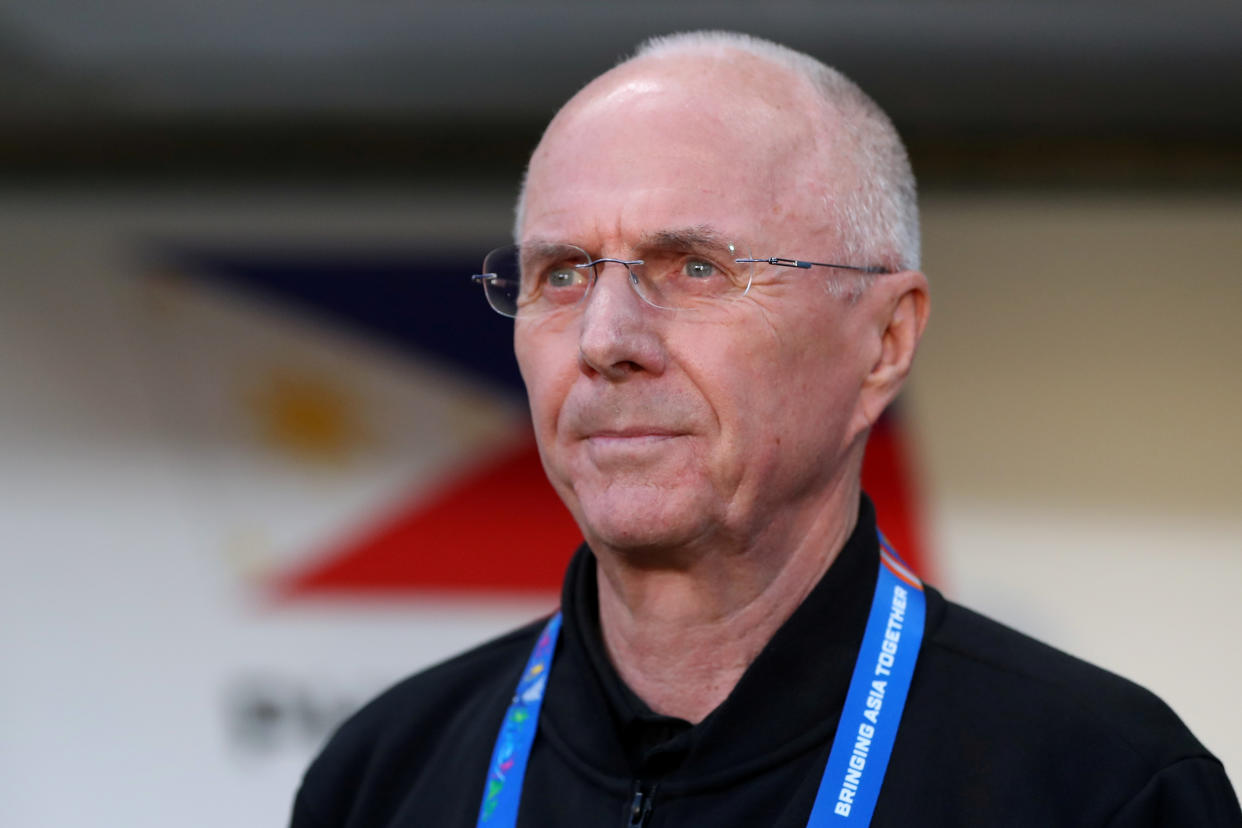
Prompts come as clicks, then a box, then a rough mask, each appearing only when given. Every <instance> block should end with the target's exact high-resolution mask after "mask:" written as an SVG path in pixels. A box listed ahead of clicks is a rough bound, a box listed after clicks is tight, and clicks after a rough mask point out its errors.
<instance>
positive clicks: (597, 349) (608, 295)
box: [578, 259, 665, 382]
mask: <svg viewBox="0 0 1242 828" xmlns="http://www.w3.org/2000/svg"><path fill="white" fill-rule="evenodd" d="M608 264H619V265H621V266H622V269H623V273H618V274H615V275H614V278H607V277H608V276H609V275H613V274H609V273H607V265H608ZM634 264H641V262H631V261H626V260H623V259H597V260H595V262H593V263H592V265H593V266H594V280H593V284H592V286H591V290H590V292H589V293H588V294H587V295H586V296H585V297H583V299H582V301H583V302H584V303H585V306H584V307H583V309H582V316H581V329H580V331H579V334H578V365H579V368H580V369H581V370H582V372H583V373H585V374H588V375H592V376H595V375H598V376H602V377H604V378H605V379H608V380H611V381H614V382H619V381H623V380H625V379H628V378H630V377H632V376H634V375H636V374H641V373H655V374H658V373H662V372H663V370H664V361H665V358H664V346H663V341H662V339H661V337H660V333H659V330H658V321H659V320H656V319H654V318H653V316H654V314H653V311H656V309H655V308H654V307H653V306H651V305H649V304H648V303H647V301H646V300H645V299H643V298H642V297H641V296H640V295H639V293H638V286H637V279H636V277H635V276H634V272H633V271H632V270H631V269H630V268H631V266H632V265H634ZM615 276H622V278H620V279H618V278H615ZM627 282H628V284H626V283H627ZM657 312H658V311H657Z"/></svg>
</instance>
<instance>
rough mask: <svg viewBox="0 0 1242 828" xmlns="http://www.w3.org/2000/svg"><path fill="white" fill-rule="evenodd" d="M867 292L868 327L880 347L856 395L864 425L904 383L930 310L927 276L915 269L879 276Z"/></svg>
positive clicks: (886, 404) (880, 411)
mask: <svg viewBox="0 0 1242 828" xmlns="http://www.w3.org/2000/svg"><path fill="white" fill-rule="evenodd" d="M870 291H874V295H872V296H870V297H866V296H864V299H863V301H864V302H865V303H867V305H868V306H869V310H870V312H871V325H873V327H872V328H871V329H870V330H871V331H874V332H875V333H876V334H878V336H879V349H878V355H877V356H876V358H875V361H874V363H873V364H872V365H871V369H870V370H869V371H868V372H867V375H866V376H865V377H864V378H863V384H862V388H861V389H860V394H859V397H860V399H859V402H860V403H861V413H862V414H863V416H864V417H865V418H866V420H867V427H870V426H871V425H874V424H875V421H876V420H878V419H879V418H880V414H881V413H882V412H883V411H884V409H885V408H886V407H887V406H888V404H889V403H891V402H892V401H893V399H894V398H896V396H897V392H899V391H900V390H901V386H902V385H903V384H904V383H905V381H906V376H907V375H908V374H909V373H910V366H911V364H912V363H913V362H914V352H915V351H916V350H918V346H919V340H920V339H921V338H922V336H923V329H924V328H925V327H927V317H928V315H929V313H930V312H931V299H930V297H929V296H928V288H927V277H926V276H924V275H923V274H922V273H920V272H919V271H917V270H905V271H902V272H900V273H891V274H888V275H885V276H881V277H879V280H878V281H877V282H876V283H875V284H873V285H872V286H871V288H870ZM868 299H870V300H871V301H868ZM873 353H874V352H873Z"/></svg>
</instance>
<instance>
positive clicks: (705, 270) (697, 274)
mask: <svg viewBox="0 0 1242 828" xmlns="http://www.w3.org/2000/svg"><path fill="white" fill-rule="evenodd" d="M685 273H686V275H687V276H689V277H690V278H692V279H707V278H710V277H712V276H715V275H716V266H715V265H713V264H712V263H711V262H705V261H703V260H702V259H690V260H689V261H687V262H686V265H685Z"/></svg>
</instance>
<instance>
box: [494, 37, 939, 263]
mask: <svg viewBox="0 0 1242 828" xmlns="http://www.w3.org/2000/svg"><path fill="white" fill-rule="evenodd" d="M657 115H658V116H659V117H657ZM652 129H659V130H661V132H660V133H659V134H658V135H656V136H655V137H656V139H657V141H656V143H655V144H654V145H653V144H651V143H648V142H647V140H646V139H648V138H651V137H653V136H652V135H651V130H652ZM639 137H641V138H642V139H644V140H643V141H642V143H643V145H644V148H645V149H644V152H648V153H649V152H651V151H653V150H652V147H653V146H654V151H655V152H676V153H678V159H677V160H678V162H679V164H680V165H681V166H676V165H675V166H676V169H679V170H684V171H685V172H686V173H687V176H686V180H691V181H693V180H694V174H695V173H696V172H699V171H704V167H705V166H706V165H709V164H712V163H716V164H720V163H725V164H727V165H729V167H730V168H731V169H733V170H734V171H736V173H737V174H738V175H745V176H750V177H751V180H747V181H745V182H742V181H739V185H741V184H746V185H748V186H750V187H751V188H752V189H753V188H754V187H764V188H766V189H767V191H768V193H769V196H770V198H769V200H770V204H769V205H768V211H769V212H772V211H775V212H777V213H779V214H780V216H781V218H782V219H783V220H784V221H786V222H788V221H799V222H802V223H804V224H805V225H806V226H807V228H808V229H811V230H813V232H815V233H817V234H818V235H819V236H820V237H821V238H824V239H825V240H826V241H827V240H831V241H832V245H831V246H832V247H833V248H835V250H836V252H837V254H838V255H839V256H841V257H844V258H846V259H848V260H850V261H853V262H854V263H862V264H868V265H883V266H885V267H889V268H893V269H917V267H918V264H919V240H918V239H919V232H918V211H917V205H916V200H915V188H914V179H913V176H912V174H911V172H910V167H909V162H908V160H907V158H906V153H905V149H904V147H903V146H902V144H901V141H900V138H899V137H898V136H897V134H896V132H895V130H894V129H893V127H892V124H891V123H890V122H889V120H888V118H887V117H886V116H885V115H884V113H883V112H882V111H881V110H880V109H879V108H878V107H877V106H876V105H875V104H874V102H872V101H871V99H870V98H868V97H867V96H866V95H865V94H864V93H863V92H862V91H861V90H860V89H858V87H857V86H855V85H854V84H853V83H852V82H851V81H849V80H848V79H847V78H845V77H844V76H843V75H841V74H840V73H839V72H837V71H835V70H833V69H831V68H830V67H828V66H825V65H824V64H822V63H820V62H819V61H817V60H815V59H814V58H811V57H809V56H808V55H804V54H801V53H799V52H795V51H793V50H791V49H787V48H785V47H783V46H779V45H777V44H775V43H771V42H769V41H764V40H760V39H757V38H752V37H748V36H746V35H738V34H731V33H725V32H694V33H688V34H679V35H672V36H668V37H663V38H655V39H652V40H649V41H647V42H646V43H644V44H643V45H642V46H641V47H640V48H639V50H638V51H637V53H636V54H635V55H634V57H632V58H630V59H629V60H627V61H625V62H623V63H622V64H620V65H619V66H617V67H615V68H614V69H612V70H611V71H609V72H606V73H605V74H603V75H601V76H600V77H598V78H596V79H595V80H593V81H592V82H591V83H589V84H588V85H587V86H586V87H584V88H583V89H582V90H581V91H580V92H579V93H578V94H577V95H575V96H574V97H573V98H572V99H571V100H570V101H569V102H568V103H567V104H566V105H565V107H564V108H563V109H562V110H561V111H560V112H559V113H558V114H557V116H556V117H555V118H554V119H553V121H552V122H551V124H549V126H548V129H547V131H546V132H545V135H544V138H543V140H542V141H541V142H540V145H539V147H538V148H537V149H536V151H535V153H534V155H533V157H532V159H531V164H530V167H529V168H528V170H527V178H526V180H525V182H524V184H523V190H522V194H521V196H520V197H519V200H518V209H517V222H516V224H515V235H516V236H517V237H518V238H522V237H523V233H524V232H525V228H524V223H525V219H526V215H527V213H526V208H527V197H528V188H529V187H530V185H531V183H532V182H535V183H536V185H537V184H538V182H539V181H540V180H541V176H543V175H544V173H545V172H548V173H551V174H552V175H556V174H557V173H556V171H555V168H556V166H557V164H558V162H559V161H560V160H561V158H562V156H563V155H564V154H565V153H566V150H567V149H570V150H571V153H569V154H573V153H572V150H573V149H575V148H580V147H579V146H578V145H580V144H581V143H582V142H590V141H605V142H608V141H613V142H616V141H622V142H624V141H627V140H630V139H637V138H639ZM635 143H637V141H635ZM695 144H697V147H695V146H694V145H695ZM727 151H731V154H730V152H727ZM739 159H741V160H739ZM579 160H582V159H581V156H579ZM595 160H596V161H598V162H600V163H604V162H607V161H610V162H612V163H617V168H616V169H615V170H613V173H614V174H616V175H618V176H620V175H622V174H624V173H625V172H626V171H627V170H629V169H631V168H632V166H633V165H635V164H638V163H640V162H641V160H642V159H639V158H636V157H633V156H630V157H626V154H625V153H624V152H619V153H613V154H612V155H610V156H609V157H608V158H605V157H603V156H602V155H601V156H600V157H599V158H597V159H595ZM618 162H619V163H618ZM581 169H582V167H581V165H577V166H575V170H576V171H577V174H580V171H581ZM756 232H758V231H756ZM752 252H753V251H752ZM764 255H766V254H764Z"/></svg>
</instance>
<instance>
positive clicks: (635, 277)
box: [577, 256, 650, 303]
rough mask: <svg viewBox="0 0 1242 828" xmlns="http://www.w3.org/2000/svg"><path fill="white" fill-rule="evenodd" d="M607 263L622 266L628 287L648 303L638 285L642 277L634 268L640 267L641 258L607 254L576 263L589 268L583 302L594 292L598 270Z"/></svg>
mask: <svg viewBox="0 0 1242 828" xmlns="http://www.w3.org/2000/svg"><path fill="white" fill-rule="evenodd" d="M608 264H619V265H621V266H622V267H624V268H625V272H626V276H627V277H628V278H627V279H626V281H627V282H629V284H630V289H631V290H633V291H634V293H635V294H637V295H638V298H639V299H641V300H643V301H644V302H647V303H650V300H649V299H648V298H647V297H646V296H644V295H643V291H642V287H641V285H640V283H641V281H642V277H641V276H640V275H639V273H638V271H636V270H635V269H634V268H636V267H642V265H643V264H644V261H643V260H642V259H615V258H612V257H609V256H601V257H599V258H598V259H591V260H590V261H588V262H584V263H583V264H580V265H577V267H580V268H590V269H591V283H590V285H588V286H587V292H586V295H584V296H583V297H582V301H583V302H584V303H585V302H586V301H587V300H588V299H589V298H590V295H591V294H592V293H594V289H595V283H596V282H598V281H599V277H600V271H601V270H603V268H604V266H605V265H608Z"/></svg>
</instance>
